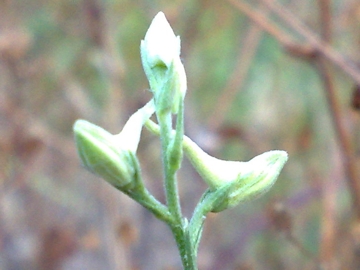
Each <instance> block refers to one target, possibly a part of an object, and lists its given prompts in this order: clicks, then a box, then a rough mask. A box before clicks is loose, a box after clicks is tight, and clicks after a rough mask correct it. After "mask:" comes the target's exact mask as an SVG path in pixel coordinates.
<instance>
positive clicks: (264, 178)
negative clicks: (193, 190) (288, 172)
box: [183, 137, 288, 212]
mask: <svg viewBox="0 0 360 270" xmlns="http://www.w3.org/2000/svg"><path fill="white" fill-rule="evenodd" d="M183 146H184V151H185V154H186V155H187V157H188V158H189V160H190V162H191V163H192V164H193V166H194V167H195V169H196V170H197V172H198V173H199V174H200V176H201V177H202V178H203V180H204V181H205V182H206V183H207V184H208V185H209V187H210V192H216V190H217V189H219V188H222V187H224V186H228V185H231V188H230V189H229V192H228V195H227V196H226V198H225V199H224V200H223V201H222V202H220V203H219V204H218V205H217V206H216V207H214V209H213V212H219V211H222V210H225V209H227V208H230V207H234V206H236V205H237V204H239V203H240V202H242V201H246V200H251V199H253V198H256V197H258V196H260V195H261V194H264V193H265V192H266V191H268V190H269V189H270V188H271V187H272V185H273V184H274V183H275V181H276V179H277V177H278V175H279V173H280V171H281V169H282V168H283V166H284V164H285V163H286V161H287V159H288V155H287V153H286V152H285V151H269V152H266V153H263V154H261V155H258V156H256V157H254V158H253V159H251V160H250V161H248V162H240V161H225V160H220V159H217V158H214V157H212V156H210V155H208V154H207V153H205V152H204V151H203V150H202V149H201V148H200V147H199V146H198V145H197V144H195V143H194V142H193V141H192V140H190V139H189V138H188V137H184V143H183Z"/></svg>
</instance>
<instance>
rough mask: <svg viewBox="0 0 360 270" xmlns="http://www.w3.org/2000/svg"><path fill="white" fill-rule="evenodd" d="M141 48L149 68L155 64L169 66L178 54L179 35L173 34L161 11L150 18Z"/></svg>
mask: <svg viewBox="0 0 360 270" xmlns="http://www.w3.org/2000/svg"><path fill="white" fill-rule="evenodd" d="M141 50H142V51H144V52H146V58H147V62H148V64H149V65H150V67H151V68H153V67H154V66H156V65H165V66H166V67H167V68H169V67H170V65H171V63H172V61H173V60H174V58H177V57H179V56H180V37H179V36H175V34H174V31H173V30H172V28H171V26H170V24H169V22H168V21H167V20H166V17H165V15H164V13H163V12H159V13H158V14H157V15H156V16H155V18H154V19H153V20H152V22H151V25H150V27H149V29H148V31H147V32H146V35H145V38H144V40H143V41H142V42H141Z"/></svg>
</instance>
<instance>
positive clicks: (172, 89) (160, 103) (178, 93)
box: [140, 12, 187, 113]
mask: <svg viewBox="0 0 360 270" xmlns="http://www.w3.org/2000/svg"><path fill="white" fill-rule="evenodd" d="M140 51H141V60H142V64H143V68H144V71H145V74H146V76H147V78H148V80H149V84H150V88H151V91H152V92H153V94H154V97H155V104H156V106H157V109H158V110H159V111H166V110H167V111H169V110H172V112H173V113H177V111H178V104H179V102H180V101H181V100H183V99H184V97H185V93H186V88H187V86H186V85H187V81H186V74H185V69H184V66H183V64H182V62H181V60H180V37H179V36H175V34H174V31H173V30H172V28H171V26H170V24H169V23H168V21H167V20H166V17H165V15H164V13H162V12H159V13H158V14H157V15H156V16H155V18H154V19H153V21H152V23H151V25H150V27H149V29H148V31H147V32H146V35H145V38H144V40H142V41H141V45H140Z"/></svg>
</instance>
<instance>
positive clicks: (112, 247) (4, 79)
mask: <svg viewBox="0 0 360 270" xmlns="http://www.w3.org/2000/svg"><path fill="white" fill-rule="evenodd" d="M160 10H161V11H163V12H164V13H165V14H166V16H167V18H168V20H169V22H170V23H171V25H172V27H173V29H174V31H175V33H176V34H177V35H180V36H181V40H182V53H181V56H182V60H183V63H184V65H185V69H186V72H187V76H188V92H187V97H186V104H185V105H186V113H185V122H186V124H185V126H186V133H187V135H189V136H190V137H191V138H192V139H193V140H194V141H196V142H197V143H198V144H199V145H201V146H202V147H203V148H204V149H205V150H206V151H207V152H209V153H211V154H212V155H215V156H217V157H219V158H222V159H231V160H243V161H244V160H249V159H251V158H252V157H253V156H255V155H257V154H260V153H262V152H265V151H268V150H272V149H281V150H286V151H287V152H288V153H289V157H290V158H289V161H288V163H287V164H286V165H285V168H284V170H283V171H282V173H281V174H280V177H279V179H278V181H277V183H276V184H275V185H274V187H273V188H272V189H271V190H270V192H269V193H267V194H266V195H265V196H263V197H261V198H260V199H258V200H255V201H252V202H248V203H244V204H242V205H239V206H238V207H236V208H235V209H232V210H227V211H224V212H221V213H219V214H211V215H209V216H208V218H207V220H206V222H205V229H204V234H203V238H202V242H201V243H200V250H199V269H210V270H218V269H360V223H359V216H360V214H359V213H360V188H359V185H360V177H359V170H358V168H359V166H358V165H359V150H360V148H359V147H360V136H359V135H360V134H359V133H360V126H359V121H360V119H359V113H360V111H359V108H360V69H359V68H358V67H359V66H360V54H359V46H360V2H359V1H357V0H333V1H329V0H317V1H312V0H305V1H296V0H283V1H280V0H258V1H255V0H248V1H243V0H237V1H236V0H175V1H165V0H157V1H154V0H136V1H134V0H133V1H129V0H106V1H101V0H51V1H43V0H32V1H21V0H1V1H0V269H1V270H10V269H11V270H22V269H26V270H28V269H30V270H31V269H40V270H43V269H47V270H49V269H50V270H55V269H56V270H57V269H61V270H72V269H77V270H79V269H84V270H93V269H94V270H95V269H109V270H119V269H120V270H123V269H124V270H129V269H141V270H143V269H144V270H147V269H149V270H152V269H181V261H180V258H179V255H178V251H177V249H176V245H175V242H174V240H172V236H171V233H170V230H169V229H168V228H167V227H166V226H165V225H164V224H163V223H161V222H160V221H158V220H157V219H155V218H154V217H153V216H152V215H151V214H150V213H148V212H147V211H146V210H145V209H143V208H142V207H141V206H139V205H137V204H136V203H135V202H133V201H131V200H130V199H128V198H127V197H126V196H125V195H123V194H121V193H119V192H117V191H116V190H115V189H114V188H112V187H111V186H110V185H108V184H107V183H106V182H104V181H103V180H101V179H99V178H97V177H95V176H93V175H91V174H90V173H88V172H87V171H86V170H85V169H84V168H82V167H81V164H80V161H79V158H78V157H77V153H76V149H75V146H74V141H73V134H72V125H73V123H74V121H75V120H76V119H79V118H83V119H86V120H88V121H90V122H93V123H95V124H97V125H100V126H102V127H104V128H106V129H107V130H109V131H110V132H112V133H117V132H119V131H120V130H121V128H122V126H123V125H124V123H125V122H126V120H127V119H128V117H129V116H130V115H131V114H132V113H133V112H135V111H136V110H137V109H138V108H139V107H140V106H142V105H143V104H145V103H146V102H147V101H148V100H149V99H150V98H151V95H150V93H149V91H148V84H147V81H146V77H145V75H144V73H143V71H142V66H141V60H140V51H139V46H140V40H141V39H142V38H143V37H144V35H145V33H146V30H147V28H148V26H149V24H150V22H151V20H152V18H153V17H154V16H155V15H156V13H157V12H158V11H160ZM138 154H139V158H140V160H141V167H142V172H143V177H144V179H145V181H146V185H147V186H148V187H149V189H150V190H151V191H152V192H153V194H154V195H155V196H156V197H157V198H158V199H159V200H161V201H163V202H164V194H163V189H162V180H161V178H162V176H161V163H160V158H159V157H160V155H159V142H158V140H157V138H156V137H154V136H153V135H151V134H150V133H149V132H148V131H146V130H144V132H143V137H142V141H141V145H140V147H139V151H138ZM179 187H180V194H181V200H182V207H183V213H184V215H186V216H187V217H188V218H190V217H191V214H192V210H193V208H194V206H195V205H196V203H197V201H198V200H199V198H200V196H201V194H202V192H203V191H204V190H205V189H206V186H205V185H204V183H203V182H202V180H201V179H200V177H199V176H198V175H197V174H196V172H195V171H194V170H193V169H192V167H191V166H190V164H189V163H188V161H187V160H186V159H184V162H183V166H182V169H181V171H180V172H179Z"/></svg>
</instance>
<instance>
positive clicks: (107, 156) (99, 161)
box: [74, 120, 137, 189]
mask: <svg viewBox="0 0 360 270" xmlns="http://www.w3.org/2000/svg"><path fill="white" fill-rule="evenodd" d="M74 134H75V142H76V147H77V150H78V153H79V156H80V159H81V161H82V163H83V165H84V166H85V168H86V169H88V170H89V171H91V172H92V173H94V174H96V175H98V176H100V177H102V178H103V179H104V180H106V181H107V182H108V183H109V184H111V185H112V186H114V187H117V188H127V189H131V188H132V187H133V184H134V177H135V174H136V168H137V166H136V164H135V162H137V158H136V156H135V155H134V153H133V152H131V151H129V150H124V149H121V148H120V147H119V144H118V141H117V140H116V138H115V136H114V135H112V134H110V133H109V132H107V131H106V130H104V129H103V128H101V127H99V126H97V125H94V124H92V123H90V122H88V121H85V120H77V121H76V122H75V124H74Z"/></svg>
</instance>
